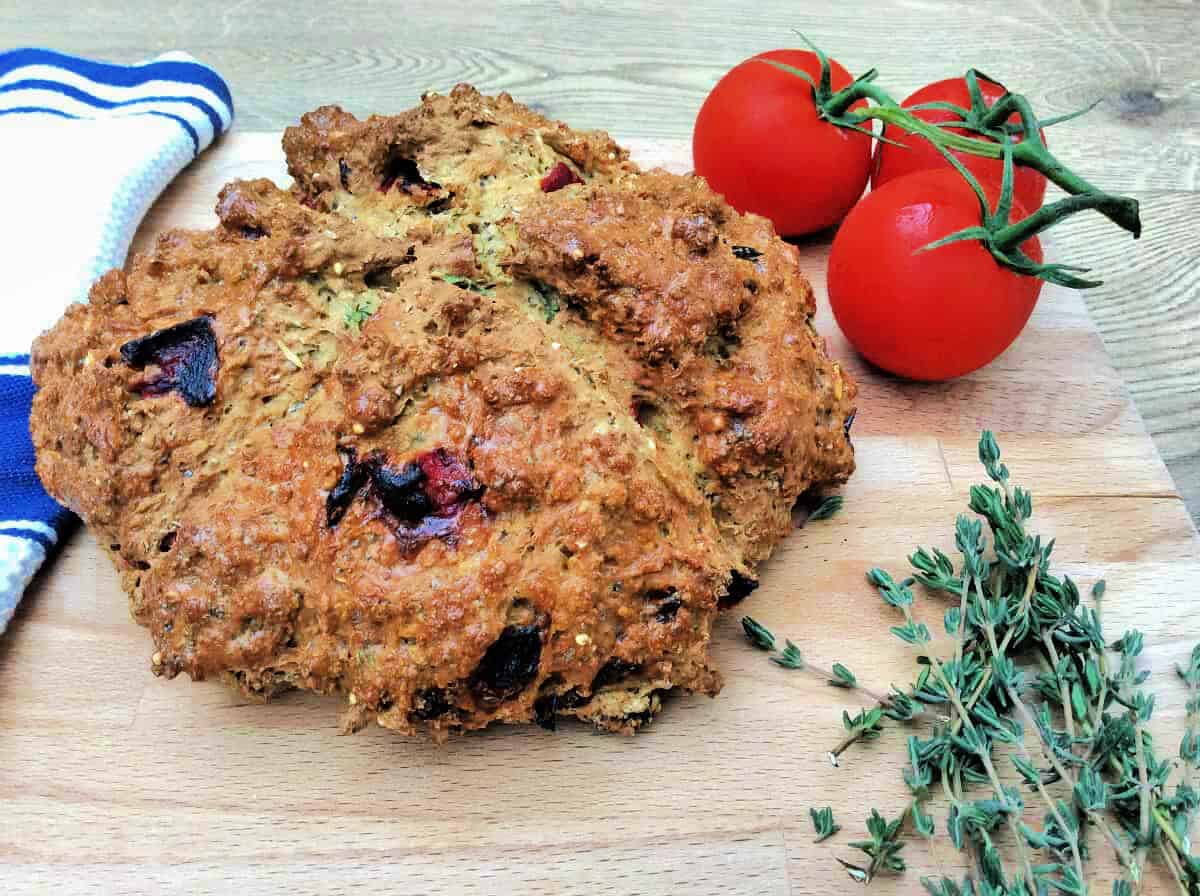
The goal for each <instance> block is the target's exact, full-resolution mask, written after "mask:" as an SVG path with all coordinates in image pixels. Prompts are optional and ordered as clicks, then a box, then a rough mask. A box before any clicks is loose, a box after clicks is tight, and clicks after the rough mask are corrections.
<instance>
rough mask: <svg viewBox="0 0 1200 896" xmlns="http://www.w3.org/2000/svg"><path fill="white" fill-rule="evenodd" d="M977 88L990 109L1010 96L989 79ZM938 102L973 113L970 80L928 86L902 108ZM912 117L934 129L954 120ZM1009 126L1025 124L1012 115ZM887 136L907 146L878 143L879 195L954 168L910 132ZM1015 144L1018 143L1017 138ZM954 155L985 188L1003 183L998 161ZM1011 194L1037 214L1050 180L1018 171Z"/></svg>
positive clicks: (946, 114)
mask: <svg viewBox="0 0 1200 896" xmlns="http://www.w3.org/2000/svg"><path fill="white" fill-rule="evenodd" d="M978 83H979V89H980V92H981V93H982V94H983V99H984V102H985V103H987V105H988V106H991V105H993V104H994V103H995V102H996V100H998V99H999V98H1000V97H1002V96H1004V94H1005V93H1006V92H1007V91H1006V90H1005V88H1004V87H1002V86H1001V85H999V84H997V83H996V82H995V81H989V80H987V79H986V78H979V79H978ZM937 102H940V103H953V104H954V105H956V106H961V107H962V108H964V109H969V108H970V107H971V95H970V93H969V92H968V90H967V82H966V79H965V78H947V79H946V80H944V81H935V82H934V83H933V84H927V85H926V86H924V87H922V88H921V89H920V90H918V91H917V92H916V93H914V94H913V95H912V96H910V97H909V98H908V99H906V100H905V101H904V102H903V103H901V104H900V105H902V106H903V107H904V108H906V109H911V107H912V106H916V105H919V104H921V103H937ZM911 111H912V114H913V115H914V116H916V117H917V118H919V119H921V120H922V121H928V122H930V123H935V124H936V123H938V122H943V121H952V120H954V119H955V117H956V116H955V114H954V113H953V112H951V111H949V110H948V109H911ZM1008 123H1009V124H1018V125H1019V124H1020V123H1021V118H1020V116H1019V115H1017V114H1016V113H1015V112H1014V113H1013V115H1012V116H1010V117H1009V119H1008ZM946 130H947V131H948V132H949V133H952V134H962V135H963V136H967V137H974V138H976V139H987V138H985V137H982V136H981V135H980V134H977V133H974V132H971V131H967V130H964V129H963V128H947V129H946ZM1041 133H1042V139H1043V140H1045V138H1046V134H1045V131H1042V132H1041ZM883 134H884V136H885V137H887V138H888V139H889V140H894V141H895V142H896V143H901V144H903V147H900V146H891V145H889V144H887V143H883V142H880V144H879V148H878V149H876V150H875V166H874V171H873V172H872V174H871V185H872V186H873V187H874V188H875V189H878V188H879V187H882V186H883V185H884V184H886V183H888V182H889V181H893V180H895V179H896V178H898V177H903V176H904V175H906V174H912V173H913V172H914V171H924V170H925V169H927V168H949V167H950V163H949V162H947V161H946V159H945V157H944V156H943V155H942V154H941V153H940V152H938V151H937V148H936V147H934V145H933V144H932V143H930V142H929V141H928V140H926V139H924V138H923V137H917V136H914V135H913V134H911V133H909V132H908V131H904V130H902V129H900V128H897V127H892V126H888V127H886V128H884V131H883ZM1017 142H1020V141H1019V138H1018V140H1017ZM952 154H953V155H954V157H955V158H957V159H958V160H959V161H960V162H962V164H963V165H964V166H965V167H966V168H967V170H968V171H970V172H971V173H972V174H974V175H975V177H976V178H977V179H978V180H980V181H981V182H982V181H987V182H991V183H993V184H995V185H996V186H997V187H999V185H1000V178H1001V175H1002V174H1003V171H1004V163H1003V162H1002V161H1001V160H1000V159H988V158H984V157H983V156H973V155H971V154H969V153H965V152H958V151H952ZM1013 194H1014V195H1015V196H1016V197H1017V201H1018V202H1020V203H1021V205H1023V206H1024V207H1025V209H1026V211H1029V212H1034V211H1037V210H1038V209H1039V208H1041V206H1042V199H1043V197H1044V196H1045V195H1046V178H1045V177H1044V176H1043V175H1042V174H1040V173H1039V172H1037V171H1035V170H1034V169H1033V168H1025V167H1022V166H1017V168H1016V170H1015V176H1014V179H1013Z"/></svg>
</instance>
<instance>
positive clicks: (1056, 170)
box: [760, 32, 1142, 282]
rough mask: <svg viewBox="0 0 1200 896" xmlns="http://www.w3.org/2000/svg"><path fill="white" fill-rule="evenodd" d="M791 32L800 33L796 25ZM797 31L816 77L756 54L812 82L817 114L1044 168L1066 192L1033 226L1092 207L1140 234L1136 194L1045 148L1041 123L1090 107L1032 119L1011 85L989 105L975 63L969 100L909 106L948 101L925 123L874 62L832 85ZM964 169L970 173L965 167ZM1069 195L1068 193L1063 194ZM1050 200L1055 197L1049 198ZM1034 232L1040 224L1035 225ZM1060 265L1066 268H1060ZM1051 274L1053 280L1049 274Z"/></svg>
mask: <svg viewBox="0 0 1200 896" xmlns="http://www.w3.org/2000/svg"><path fill="white" fill-rule="evenodd" d="M797 33H798V34H799V32H797ZM799 36H800V38H801V39H802V40H803V41H804V42H805V43H806V44H808V46H809V48H810V49H811V50H812V52H813V53H814V54H815V55H816V57H817V59H818V60H819V62H820V64H821V73H820V77H819V78H818V79H817V80H815V81H814V79H813V78H812V77H811V76H810V75H809V74H808V73H807V72H805V71H802V70H800V69H797V68H794V67H793V66H789V65H786V64H785V63H782V62H778V61H776V60H771V59H762V60H760V61H762V62H763V63H765V64H767V65H771V66H773V67H775V68H777V69H780V70H781V71H785V72H787V73H789V74H791V75H795V76H796V77H799V78H802V79H803V80H805V81H807V82H808V83H809V84H810V85H811V86H812V89H813V102H814V103H815V105H816V107H817V114H818V115H819V116H820V117H821V119H822V120H824V121H827V122H829V123H830V124H833V125H836V126H837V127H842V128H847V129H849V130H853V131H858V132H860V133H866V134H870V135H871V137H873V138H874V139H876V140H880V141H882V142H884V143H889V144H892V145H894V146H900V147H902V148H904V149H907V147H905V146H903V144H899V143H896V141H894V140H890V139H888V138H887V137H886V136H884V135H883V134H878V133H875V132H874V131H873V130H872V129H871V127H870V124H869V123H870V122H871V121H881V122H883V123H884V124H885V125H891V126H894V127H896V128H897V129H899V130H903V131H907V132H908V133H910V134H914V135H916V136H918V137H922V138H924V139H925V140H928V141H929V142H930V143H931V144H933V145H934V147H936V148H937V149H938V150H939V151H940V152H941V153H942V154H943V155H946V156H947V157H948V158H949V155H948V152H949V151H950V150H955V151H958V152H964V153H968V154H970V155H976V156H983V157H985V158H992V159H1006V160H1007V161H1006V162H1005V164H1006V165H1012V164H1018V165H1024V166H1027V167H1030V168H1033V169H1034V170H1036V171H1038V172H1040V173H1041V174H1042V175H1044V176H1045V177H1046V179H1047V180H1049V181H1051V182H1052V183H1055V184H1057V185H1058V186H1059V187H1061V188H1062V189H1063V190H1064V191H1065V192H1066V193H1068V194H1070V195H1069V197H1068V200H1063V202H1064V203H1068V204H1067V205H1062V206H1061V207H1060V208H1059V209H1058V210H1056V211H1053V212H1051V213H1049V214H1046V215H1041V212H1038V213H1035V214H1034V215H1031V216H1030V218H1029V219H1026V220H1027V221H1030V220H1035V219H1036V222H1037V226H1040V228H1041V229H1045V228H1046V227H1049V226H1050V225H1051V224H1053V223H1055V222H1056V221H1058V220H1060V219H1061V218H1062V217H1065V216H1066V215H1067V214H1073V213H1074V212H1077V211H1083V210H1085V209H1092V210H1095V211H1098V212H1099V213H1100V214H1102V215H1104V216H1105V217H1106V218H1108V219H1109V220H1111V221H1112V222H1113V223H1114V224H1116V225H1117V226H1118V227H1120V228H1121V229H1122V230H1125V231H1128V232H1129V233H1130V234H1132V235H1133V237H1134V239H1137V238H1138V237H1139V236H1141V232H1142V222H1141V216H1140V213H1139V208H1138V203H1137V200H1135V199H1132V198H1130V197H1123V196H1114V195H1111V194H1108V193H1105V192H1103V191H1102V190H1100V189H1098V188H1097V187H1095V186H1093V185H1092V184H1090V183H1089V182H1088V181H1086V180H1085V179H1084V178H1082V177H1080V176H1079V175H1078V174H1076V173H1075V172H1074V171H1072V170H1071V169H1069V168H1068V167H1067V166H1066V165H1064V164H1063V163H1062V162H1061V161H1059V160H1058V158H1056V157H1055V156H1054V154H1053V153H1051V152H1050V150H1049V149H1048V148H1047V146H1046V143H1045V141H1044V140H1043V139H1042V136H1041V128H1044V127H1048V126H1050V125H1052V124H1057V123H1060V122H1062V121H1067V120H1070V119H1072V118H1077V117H1078V116H1080V115H1082V114H1084V113H1085V112H1087V111H1089V110H1090V108H1093V107H1089V109H1084V110H1081V111H1077V112H1072V113H1069V114H1067V115H1063V116H1059V117H1057V118H1053V119H1048V120H1045V121H1039V120H1038V118H1037V116H1036V115H1035V114H1034V112H1033V107H1032V106H1031V105H1030V103H1029V100H1028V99H1027V98H1026V97H1024V96H1023V95H1021V94H1017V93H1012V92H1011V91H1007V89H1006V92H1005V94H1004V95H1003V96H1001V97H1000V98H999V99H997V100H996V101H995V102H994V103H993V104H992V105H991V106H988V105H987V102H986V99H985V98H984V96H983V93H982V91H981V90H980V89H979V83H978V81H979V78H983V79H984V80H987V81H992V83H998V82H995V81H993V79H991V78H989V77H987V76H986V75H983V74H982V73H981V72H978V71H976V70H975V69H971V70H969V71H968V72H967V73H966V81H967V86H968V90H969V94H970V97H971V107H970V108H963V107H961V106H957V105H955V104H953V103H928V104H924V106H918V107H915V108H917V109H920V108H941V109H947V110H949V111H951V112H953V113H955V114H957V115H959V119H958V120H957V121H945V122H937V123H932V122H928V121H924V120H922V119H921V118H919V117H917V116H916V115H914V114H913V112H912V110H910V109H905V108H903V107H902V106H901V105H900V104H899V103H898V102H897V101H896V100H895V99H894V98H893V97H892V96H891V95H890V94H888V93H887V92H886V91H885V90H884V89H883V88H882V87H880V86H879V85H877V84H875V83H874V81H875V80H876V78H877V77H878V75H879V73H878V71H877V70H876V69H870V70H869V71H867V72H864V73H863V74H862V75H860V76H859V77H858V78H856V79H855V80H854V81H853V82H851V83H850V84H849V85H848V86H846V87H844V88H843V89H841V90H838V91H834V90H833V89H832V86H831V76H830V65H829V59H828V57H827V56H826V55H825V54H824V53H823V52H822V51H821V50H820V49H819V48H818V47H816V46H815V45H814V44H813V43H812V42H811V41H810V40H808V38H807V37H805V36H804V35H803V34H800V35H799ZM861 100H870V101H872V102H873V103H874V105H871V106H866V107H863V106H858V107H854V104H855V103H859V102H860V101H861ZM1013 114H1016V115H1017V116H1018V117H1019V118H1020V124H1019V125H1010V124H1009V123H1008V119H1009V117H1011V116H1012V115H1013ZM960 130H961V131H968V132H970V133H971V134H972V135H974V136H967V135H965V134H962V133H955V131H960ZM1014 136H1020V137H1021V138H1022V139H1021V141H1020V142H1019V143H1016V144H1015V145H1014V144H1013V143H1012V141H1011V138H1012V137H1014ZM954 167H955V168H957V169H958V170H959V171H960V172H962V173H964V174H966V172H965V170H964V169H963V167H962V166H961V165H959V164H955V166H954ZM967 176H968V177H969V175H967ZM973 186H975V187H976V188H977V187H978V184H973ZM1069 200H1075V201H1074V202H1069ZM1055 205H1059V204H1058V203H1056V204H1055ZM1047 208H1050V209H1053V208H1054V206H1048V207H1047ZM1014 226H1016V225H1014ZM1026 226H1034V225H1026ZM1033 232H1035V233H1036V232H1040V231H1039V230H1034V231H1033ZM964 238H965V237H964ZM1019 244H1020V243H1019V241H1018V242H1017V243H1015V244H1014V245H1013V247H1012V248H1015V246H1017V245H1019ZM989 251H990V247H989ZM993 254H995V253H993ZM1002 254H1005V255H1007V256H1010V257H1011V256H1012V253H1011V251H1009V250H1008V249H1005V250H1002ZM997 260H999V258H998V259H997ZM1012 260H1013V263H1014V264H1016V263H1017V261H1016V260H1015V257H1013V258H1012ZM1006 266H1011V265H1006ZM1012 269H1013V270H1018V268H1017V267H1012ZM1063 273H1064V274H1065V271H1064V272H1063ZM1035 276H1042V274H1036V275H1035ZM1074 279H1078V278H1074ZM1053 282H1058V281H1057V280H1055V281H1053ZM1080 282H1084V281H1080Z"/></svg>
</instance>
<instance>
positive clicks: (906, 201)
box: [829, 168, 1042, 380]
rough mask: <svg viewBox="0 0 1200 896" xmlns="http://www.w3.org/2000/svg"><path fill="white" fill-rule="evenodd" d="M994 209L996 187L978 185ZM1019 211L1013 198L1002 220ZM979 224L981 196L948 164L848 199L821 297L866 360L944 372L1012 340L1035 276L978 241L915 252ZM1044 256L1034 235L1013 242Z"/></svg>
mask: <svg viewBox="0 0 1200 896" xmlns="http://www.w3.org/2000/svg"><path fill="white" fill-rule="evenodd" d="M983 189H984V193H985V195H986V196H987V198H988V202H989V204H990V206H991V207H992V208H995V205H996V198H997V194H998V192H999V190H998V189H997V188H996V187H994V186H993V185H992V184H991V183H984V184H983ZM1024 217H1025V210H1024V209H1023V208H1021V207H1020V205H1019V203H1014V206H1013V211H1012V214H1011V218H1010V220H1012V221H1017V220H1020V219H1021V218H1024ZM980 223H981V214H980V208H979V200H978V198H977V197H976V195H975V193H974V191H973V190H972V189H971V187H970V185H969V184H968V183H967V182H966V181H965V180H964V179H963V177H962V176H961V175H960V174H959V173H958V172H957V171H954V170H953V169H952V168H943V169H930V170H926V171H918V172H916V173H914V174H910V175H908V176H906V177H902V178H899V179H897V180H894V181H892V182H890V183H888V184H886V185H884V186H883V187H880V188H879V189H877V190H874V191H872V192H871V193H869V194H868V195H867V197H866V198H865V199H864V200H863V201H862V202H860V203H859V204H858V205H857V206H855V207H854V209H853V211H851V212H850V214H849V215H848V216H847V217H846V220H845V221H844V222H843V223H842V226H841V227H840V228H839V229H838V232H837V236H835V237H834V240H833V248H832V250H831V253H830V257H829V303H830V305H831V307H832V308H833V313H834V316H835V317H836V318H837V322H838V326H840V327H841V329H842V332H843V333H845V334H846V338H847V339H849V340H850V342H851V343H852V344H853V345H854V347H855V348H857V349H858V350H859V352H861V353H862V354H863V355H864V356H865V357H866V358H867V360H869V361H871V362H872V363H873V364H875V365H876V366H878V367H882V368H883V369H884V370H888V371H890V372H892V373H895V374H899V375H900V376H904V377H908V378H910V379H916V380H945V379H950V378H952V377H956V376H962V375H963V374H966V373H970V372H971V371H973V370H977V369H979V368H980V367H982V366H984V365H985V364H987V363H989V362H991V361H992V360H993V359H995V358H996V357H997V356H998V355H999V354H1000V353H1001V352H1003V351H1004V350H1005V349H1006V348H1008V346H1009V345H1010V344H1011V343H1012V342H1013V340H1015V339H1016V338H1017V336H1018V334H1019V333H1020V332H1021V329H1022V328H1023V327H1024V326H1025V322H1026V321H1027V320H1028V319H1029V315H1030V314H1031V313H1032V312H1033V307H1034V305H1035V304H1036V303H1037V298H1038V294H1039V293H1040V292H1041V289H1042V281H1041V280H1039V279H1037V278H1034V277H1029V276H1025V275H1022V274H1017V273H1015V272H1014V271H1011V270H1009V269H1008V268H1005V267H1003V266H1001V265H1000V264H999V263H997V261H996V260H995V259H994V258H993V257H992V255H991V254H990V253H989V252H988V250H987V249H985V248H984V246H983V245H982V244H981V243H980V242H979V241H978V240H969V241H963V242H956V243H951V244H949V245H945V246H941V247H939V248H936V249H929V250H925V251H922V250H923V249H924V247H925V246H927V245H929V244H930V243H932V242H934V241H936V240H940V239H942V238H943V237H947V236H949V235H951V234H953V233H956V232H958V231H960V230H964V229H966V228H968V227H978V226H979V225H980ZM1021 249H1022V251H1024V252H1025V254H1026V255H1028V256H1029V257H1030V258H1031V259H1032V260H1033V261H1034V262H1035V263H1039V264H1040V263H1041V261H1042V248H1041V244H1040V243H1039V241H1038V239H1037V237H1031V238H1029V239H1028V240H1026V241H1025V242H1024V243H1022V244H1021Z"/></svg>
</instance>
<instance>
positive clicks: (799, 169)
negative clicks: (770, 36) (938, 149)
mask: <svg viewBox="0 0 1200 896" xmlns="http://www.w3.org/2000/svg"><path fill="white" fill-rule="evenodd" d="M763 59H771V60H775V61H776V62H782V63H784V64H786V65H790V66H792V67H793V68H797V69H801V70H802V71H804V72H807V73H808V74H809V75H810V76H811V77H812V79H813V81H814V82H817V83H819V82H820V77H821V63H820V61H819V60H818V58H817V56H816V54H814V53H810V52H808V51H807V50H771V51H770V52H768V53H760V54H759V55H758V56H755V57H753V58H752V59H747V60H746V61H745V62H743V63H741V64H740V65H738V66H736V67H735V68H733V69H732V70H730V71H729V72H728V73H727V74H726V75H725V76H724V77H723V78H721V80H720V81H718V82H717V86H716V87H714V88H713V89H712V92H711V93H710V94H709V95H708V98H707V99H706V100H705V101H704V105H703V106H702V107H701V108H700V114H699V115H698V116H697V118H696V128H695V131H694V132H693V135H692V155H693V158H694V162H695V166H696V173H697V174H699V175H701V176H703V177H704V178H705V180H707V181H708V185H709V186H710V187H712V188H713V189H714V190H716V191H717V192H718V193H721V194H722V195H723V196H724V197H725V199H726V200H727V201H728V202H729V204H730V205H732V206H733V207H734V208H736V209H737V210H738V211H740V212H753V213H755V214H758V215H763V216H764V217H767V218H770V219H771V221H772V222H773V223H774V224H775V229H776V230H777V231H778V232H779V233H780V234H782V235H784V236H799V235H801V234H805V233H813V232H815V231H818V230H823V229H825V228H826V227H831V226H833V225H834V224H836V223H837V222H838V221H840V220H841V219H842V218H843V217H845V215H846V212H848V211H849V210H850V208H851V207H852V206H853V205H854V203H855V202H857V201H858V198H859V197H860V196H861V195H862V192H863V189H864V188H865V187H866V185H867V180H868V178H869V177H870V173H871V142H872V139H871V137H869V136H868V135H866V134H863V133H859V132H856V131H853V130H849V129H847V128H843V127H839V126H837V125H834V124H830V123H829V122H827V121H823V120H822V119H821V118H819V117H818V115H817V108H816V104H815V103H814V102H813V88H812V85H810V84H809V83H808V82H806V81H805V80H804V79H803V78H799V77H797V76H796V75H794V74H792V73H790V72H786V71H783V70H781V69H777V68H775V67H774V66H772V65H770V64H768V63H766V62H763V61H762V60H763ZM829 66H830V71H831V76H832V77H831V86H832V88H833V90H835V91H836V90H840V89H841V88H843V87H846V86H848V85H849V84H850V83H851V81H852V80H853V78H852V77H851V75H850V73H849V72H848V71H846V69H844V68H843V67H842V66H841V65H839V64H838V63H837V62H836V61H834V60H832V59H830V60H829ZM863 102H864V101H860V102H858V103H856V104H855V105H854V106H852V107H851V108H852V109H853V108H857V107H859V106H862V105H863Z"/></svg>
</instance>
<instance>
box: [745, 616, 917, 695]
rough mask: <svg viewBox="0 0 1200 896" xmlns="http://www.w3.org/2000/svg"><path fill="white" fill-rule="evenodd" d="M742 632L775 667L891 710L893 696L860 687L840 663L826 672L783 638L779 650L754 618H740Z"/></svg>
mask: <svg viewBox="0 0 1200 896" xmlns="http://www.w3.org/2000/svg"><path fill="white" fill-rule="evenodd" d="M742 631H743V632H745V634H746V640H748V641H749V642H750V643H751V644H753V645H754V646H755V647H757V648H758V649H759V650H762V651H765V652H767V653H770V654H771V658H770V659H771V662H772V663H774V664H775V665H776V666H780V667H781V668H784V669H791V670H794V671H802V672H809V673H811V674H812V675H813V676H815V677H817V678H820V679H823V680H824V681H825V683H826V684H829V685H832V686H833V687H836V688H845V689H847V690H857V691H861V692H862V693H864V694H866V695H867V696H868V697H870V698H871V699H872V700H874V701H875V702H876V703H879V704H881V705H883V706H886V707H888V708H889V709H893V703H894V701H895V696H894V695H893V696H888V695H884V694H878V693H876V692H875V691H873V690H872V689H871V688H868V687H866V686H864V685H861V684H859V682H858V679H857V678H856V677H855V675H854V673H853V672H851V671H850V670H849V669H847V668H846V667H845V666H843V665H842V664H841V663H834V664H833V666H832V667H831V668H829V669H826V668H825V667H824V666H816V665H813V664H812V663H810V662H808V660H806V659H805V658H804V654H802V653H801V652H800V648H799V647H797V646H796V645H795V644H794V643H793V642H792V641H791V640H790V639H788V638H785V639H784V646H783V647H782V648H780V647H779V646H778V645H777V643H776V641H775V635H774V634H773V633H772V632H771V630H770V629H769V628H767V627H766V626H765V625H763V624H762V623H761V622H759V621H758V620H757V619H754V618H753V617H751V616H743V617H742ZM901 698H903V695H901ZM910 708H911V704H897V705H896V707H895V708H894V709H893V711H894V712H897V713H898V714H899V715H897V716H894V717H895V718H900V717H902V716H903V714H904V713H905V712H906V711H907V710H908V709H910ZM881 711H882V710H881Z"/></svg>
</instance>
